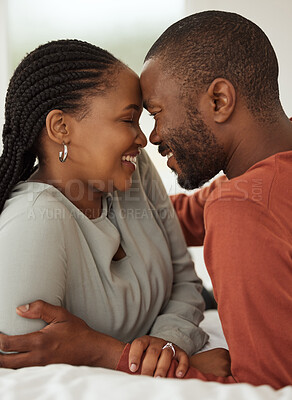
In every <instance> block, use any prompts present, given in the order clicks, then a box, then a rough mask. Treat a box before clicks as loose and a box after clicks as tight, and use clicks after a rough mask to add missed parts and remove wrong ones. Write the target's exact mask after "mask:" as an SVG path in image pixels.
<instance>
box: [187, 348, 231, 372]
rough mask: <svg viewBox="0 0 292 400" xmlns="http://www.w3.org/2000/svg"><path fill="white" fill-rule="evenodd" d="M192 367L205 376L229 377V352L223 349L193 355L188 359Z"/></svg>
mask: <svg viewBox="0 0 292 400" xmlns="http://www.w3.org/2000/svg"><path fill="white" fill-rule="evenodd" d="M190 363H191V366H192V367H195V368H196V369H198V370H199V371H201V372H203V373H205V374H213V375H216V376H229V375H231V371H230V366H231V361H230V356H229V351H228V350H225V349H221V348H220V349H219V348H218V349H213V350H209V351H204V352H203V353H199V354H195V355H194V356H192V357H191V358H190Z"/></svg>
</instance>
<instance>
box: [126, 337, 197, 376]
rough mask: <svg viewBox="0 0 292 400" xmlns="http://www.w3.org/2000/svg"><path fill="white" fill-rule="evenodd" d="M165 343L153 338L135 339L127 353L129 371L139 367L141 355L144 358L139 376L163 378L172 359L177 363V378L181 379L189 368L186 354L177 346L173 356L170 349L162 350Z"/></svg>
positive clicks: (134, 370)
mask: <svg viewBox="0 0 292 400" xmlns="http://www.w3.org/2000/svg"><path fill="white" fill-rule="evenodd" d="M166 343H167V342H166V341H165V340H163V339H160V338H157V337H154V336H142V337H140V338H138V339H135V340H134V341H133V343H132V344H131V348H130V353H129V369H130V370H131V371H132V372H136V371H137V370H138V368H139V366H140V363H141V360H142V355H143V354H144V352H145V357H144V359H143V361H142V364H141V374H142V375H149V376H154V377H158V376H159V377H165V376H166V375H167V372H168V370H169V367H170V364H171V362H172V359H173V358H175V359H176V360H177V361H178V367H177V369H176V373H175V374H176V376H177V378H183V377H184V376H185V374H186V372H187V370H188V368H189V358H188V356H187V354H186V353H185V352H184V351H183V350H182V349H181V348H180V347H178V346H176V345H175V344H173V346H174V348H175V356H174V355H173V351H172V349H171V348H169V347H168V348H165V349H162V348H163V346H164V345H165V344H166Z"/></svg>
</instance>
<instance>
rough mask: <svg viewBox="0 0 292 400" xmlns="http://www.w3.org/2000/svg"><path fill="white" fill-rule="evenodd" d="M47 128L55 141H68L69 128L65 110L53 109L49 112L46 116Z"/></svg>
mask: <svg viewBox="0 0 292 400" xmlns="http://www.w3.org/2000/svg"><path fill="white" fill-rule="evenodd" d="M46 130H47V134H48V136H49V138H50V139H51V140H52V141H53V142H55V143H59V144H62V143H63V142H65V143H66V142H67V141H68V135H69V130H68V126H67V125H66V118H65V115H64V113H63V111H61V110H52V111H50V112H49V114H48V115H47V118H46ZM66 138H67V140H66Z"/></svg>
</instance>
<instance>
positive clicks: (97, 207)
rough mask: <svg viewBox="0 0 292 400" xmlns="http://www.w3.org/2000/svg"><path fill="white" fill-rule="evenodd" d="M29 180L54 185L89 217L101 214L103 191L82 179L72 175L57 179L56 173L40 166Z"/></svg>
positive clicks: (96, 216)
mask: <svg viewBox="0 0 292 400" xmlns="http://www.w3.org/2000/svg"><path fill="white" fill-rule="evenodd" d="M28 181H29V182H42V183H47V184H49V185H52V186H54V187H55V188H56V189H58V190H60V192H61V193H62V194H63V195H64V196H65V197H67V199H68V200H70V201H71V202H72V203H73V204H74V205H75V206H76V207H77V208H78V209H79V210H80V211H81V212H82V213H83V214H84V215H86V216H87V217H88V218H89V219H96V218H98V217H100V215H101V212H102V194H103V192H100V191H98V190H97V189H95V188H93V187H92V186H89V185H88V184H87V183H85V182H83V181H81V180H78V179H73V178H72V177H71V178H70V179H69V178H68V177H66V178H64V177H61V178H59V177H58V179H57V178H56V177H55V176H54V175H52V174H47V173H45V171H43V170H42V169H41V168H40V169H38V170H37V171H36V172H35V173H34V174H32V175H31V176H30V178H29V179H28Z"/></svg>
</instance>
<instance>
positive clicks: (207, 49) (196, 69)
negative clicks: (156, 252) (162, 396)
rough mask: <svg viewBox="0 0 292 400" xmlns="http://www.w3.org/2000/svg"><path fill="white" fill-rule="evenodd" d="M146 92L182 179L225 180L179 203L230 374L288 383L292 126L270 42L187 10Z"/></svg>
mask: <svg viewBox="0 0 292 400" xmlns="http://www.w3.org/2000/svg"><path fill="white" fill-rule="evenodd" d="M141 87H142V91H143V98H144V104H145V107H146V108H147V109H148V111H149V112H150V113H151V114H152V115H153V116H154V119H155V127H154V130H153V132H152V133H151V136H150V141H151V142H152V143H154V144H156V145H159V152H160V153H161V154H162V155H163V156H167V157H168V161H167V164H168V166H169V167H170V168H171V169H173V170H174V171H175V172H176V173H177V175H178V182H179V183H180V184H181V186H183V187H185V188H186V189H194V188H196V187H199V186H200V185H202V183H204V182H206V181H208V180H209V179H211V178H212V177H213V176H214V175H216V174H217V173H218V172H219V171H220V170H223V171H224V173H225V174H226V176H227V178H228V179H224V178H220V179H219V180H217V181H215V182H213V183H212V185H211V187H209V188H205V189H202V190H201V191H198V192H196V193H195V194H194V195H192V196H190V197H187V196H185V195H178V196H175V197H174V198H173V203H174V206H175V209H176V211H177V213H178V215H179V218H180V221H181V225H182V228H183V231H184V234H185V237H186V240H187V242H188V245H202V244H203V243H204V256H205V262H206V266H207V268H208V271H209V274H210V276H211V278H212V281H213V286H214V293H215V297H216V300H217V302H218V311H219V315H220V318H221V322H222V326H223V330H224V333H225V336H226V339H227V342H228V345H229V350H230V356H231V373H232V376H233V378H234V380H235V381H237V382H249V383H252V384H256V385H258V384H270V385H272V386H273V387H275V388H279V387H282V386H285V385H288V384H292V358H291V348H292V334H291V333H290V327H291V324H292V313H291V310H292V295H291V286H292V268H291V267H292V219H291V212H292V181H291V174H292V151H291V150H292V125H291V123H290V121H289V119H288V118H287V117H286V115H285V114H284V111H283V109H282V107H281V104H280V101H279V91H278V64H277V59H276V56H275V53H274V50H273V48H272V46H271V44H270V42H269V40H268V38H267V37H266V36H265V34H264V33H263V32H262V31H261V30H260V29H259V28H258V27H257V26H256V25H255V24H253V23H252V22H250V21H248V20H246V19H245V18H243V17H241V16H239V15H236V14H232V13H225V12H219V11H218V12H217V11H209V12H203V13H200V14H196V15H191V16H190V17H187V18H185V19H183V20H182V21H179V22H177V23H176V24H174V25H172V26H171V27H170V28H168V29H167V30H166V32H164V33H163V34H162V36H161V37H160V38H159V39H158V40H157V41H156V43H154V45H153V46H152V48H151V49H150V50H149V52H148V54H147V56H146V59H145V64H144V68H143V72H142V75H141ZM192 376H194V377H200V376H199V374H196V373H195V371H194V372H193V374H192ZM203 379H204V378H203ZM208 379H213V378H208ZM214 379H215V378H214ZM221 381H222V380H221ZM225 381H230V378H226V379H225Z"/></svg>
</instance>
